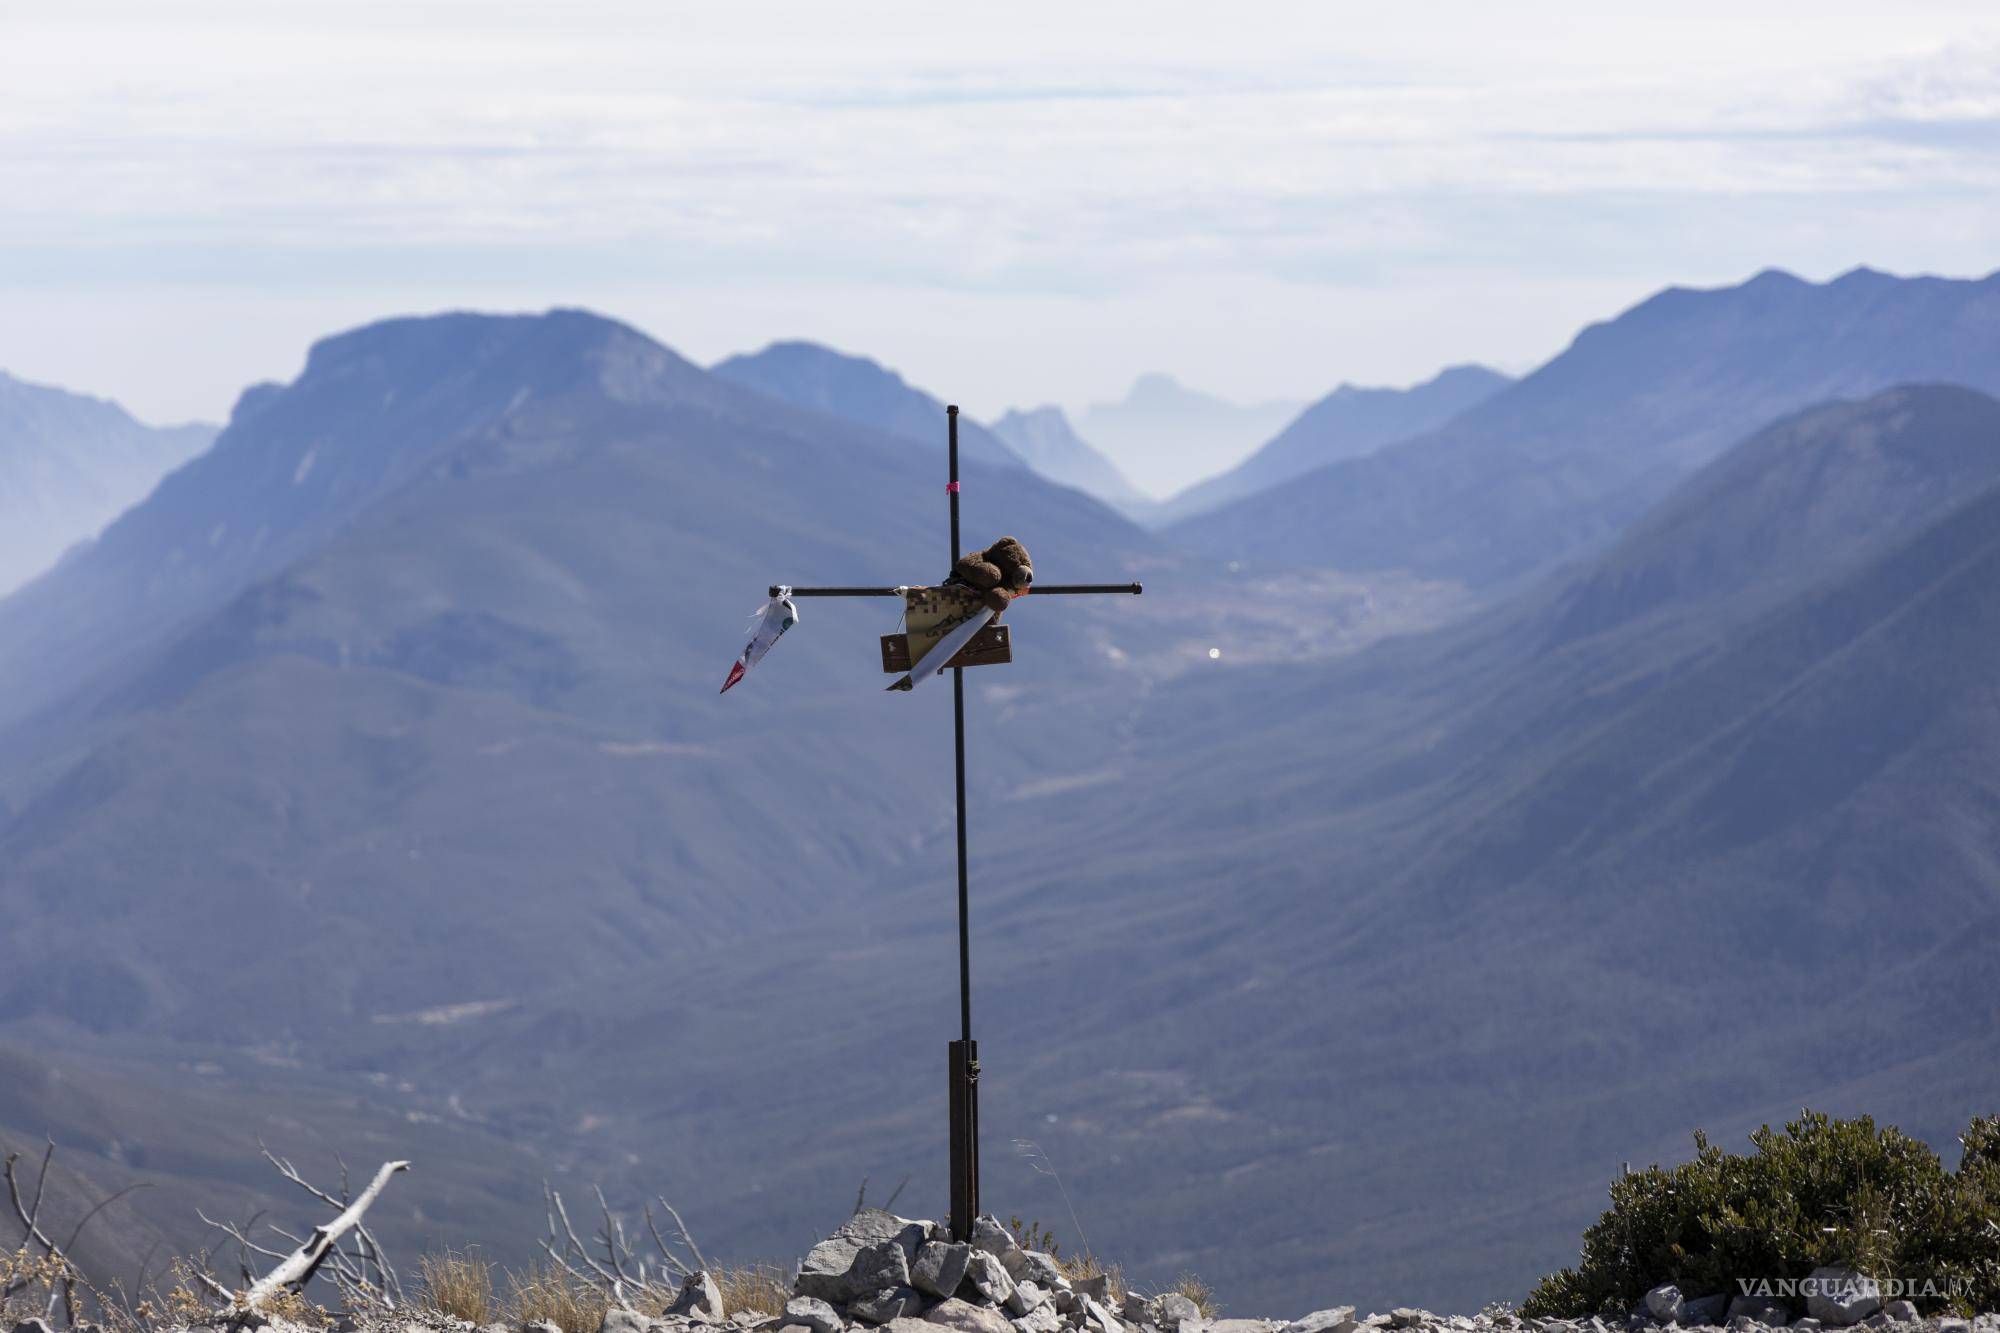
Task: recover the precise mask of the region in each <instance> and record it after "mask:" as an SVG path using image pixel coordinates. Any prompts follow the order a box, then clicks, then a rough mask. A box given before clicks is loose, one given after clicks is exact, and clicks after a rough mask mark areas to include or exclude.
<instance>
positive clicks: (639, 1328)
mask: <svg viewBox="0 0 2000 1333" xmlns="http://www.w3.org/2000/svg"><path fill="white" fill-rule="evenodd" d="M647 1322H648V1321H647V1319H646V1316H644V1315H642V1314H640V1313H639V1312H637V1311H636V1310H621V1309H619V1308H618V1307H617V1306H615V1305H614V1306H611V1307H610V1308H609V1309H607V1310H605V1312H604V1318H603V1319H602V1320H600V1321H599V1322H598V1325H597V1333H646V1324H647ZM14 1333H21V1330H20V1329H19V1328H16V1329H15V1330H14Z"/></svg>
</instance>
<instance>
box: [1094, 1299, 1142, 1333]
mask: <svg viewBox="0 0 2000 1333" xmlns="http://www.w3.org/2000/svg"><path fill="white" fill-rule="evenodd" d="M1134 1301H1137V1302H1138V1304H1139V1308H1140V1309H1142V1310H1143V1309H1144V1308H1145V1306H1146V1302H1145V1300H1144V1298H1142V1297H1138V1296H1135V1295H1132V1294H1129V1293H1128V1294H1127V1295H1126V1297H1125V1305H1126V1308H1128V1309H1129V1308H1130V1307H1131V1306H1132V1303H1133V1302H1134ZM1083 1309H1084V1313H1085V1314H1086V1315H1087V1316H1089V1319H1090V1322H1092V1323H1095V1324H1096V1325H1097V1327H1098V1329H1099V1331H1100V1333H1125V1331H1124V1329H1123V1328H1121V1327H1120V1326H1119V1324H1118V1316H1117V1315H1114V1314H1112V1313H1111V1311H1109V1310H1107V1309H1105V1308H1104V1304H1103V1302H1101V1301H1096V1300H1092V1299H1091V1298H1089V1297H1087V1296H1086V1297H1085V1298H1084V1301H1083ZM1133 1322H1134V1323H1137V1322H1139V1321H1137V1320H1134V1321H1133Z"/></svg>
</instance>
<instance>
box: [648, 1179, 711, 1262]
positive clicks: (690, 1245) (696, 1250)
mask: <svg viewBox="0 0 2000 1333" xmlns="http://www.w3.org/2000/svg"><path fill="white" fill-rule="evenodd" d="M658 1197H659V1200H660V1207H662V1208H664V1209H666V1210H667V1216H668V1217H671V1218H673V1219H674V1230H676V1231H678V1232H680V1233H681V1244H683V1245H685V1246H687V1250H688V1253H689V1254H691V1255H693V1256H694V1266H695V1267H696V1268H697V1269H706V1268H707V1267H708V1260H706V1259H704V1258H702V1255H701V1246H699V1245H697V1244H695V1243H694V1237H693V1236H691V1235H689V1234H688V1229H687V1223H685V1222H683V1221H681V1215H680V1213H679V1211H678V1210H677V1209H675V1207H674V1206H673V1205H672V1204H670V1203H668V1202H667V1199H666V1196H665V1195H660V1196H658Z"/></svg>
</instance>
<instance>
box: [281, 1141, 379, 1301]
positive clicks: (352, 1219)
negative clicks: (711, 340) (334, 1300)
mask: <svg viewBox="0 0 2000 1333" xmlns="http://www.w3.org/2000/svg"><path fill="white" fill-rule="evenodd" d="M409 1169H410V1164H409V1163H408V1162H384V1163H383V1164H382V1169H381V1170H380V1171H377V1172H376V1173H375V1179H373V1180H371V1181H370V1182H368V1188H367V1189H365V1190H363V1191H361V1193H360V1194H359V1195H357V1196H356V1197H355V1200H354V1202H353V1203H351V1204H349V1205H347V1208H346V1210H345V1211H344V1212H342V1213H341V1214H340V1216H338V1217H336V1218H334V1219H333V1220H332V1221H331V1222H327V1223H325V1224H324V1225H321V1226H316V1227H314V1228H313V1229H312V1231H311V1232H310V1233H309V1234H308V1235H307V1236H306V1239H305V1244H303V1245H301V1246H299V1248H298V1249H296V1250H293V1251H292V1252H291V1253H290V1254H289V1255H287V1256H286V1257H285V1259H284V1261H283V1262H282V1263H280V1264H279V1265H278V1266H277V1267H276V1268H273V1269H272V1270H271V1271H270V1272H268V1273H266V1274H264V1276H262V1277H260V1278H258V1279H257V1280H256V1281H255V1282H254V1283H252V1284H251V1286H250V1289H249V1290H248V1291H246V1292H244V1293H243V1296H242V1303H243V1304H244V1305H246V1306H248V1307H250V1308H251V1309H255V1308H256V1307H257V1306H259V1305H261V1304H263V1303H264V1302H265V1301H267V1300H269V1299H270V1298H271V1297H272V1296H275V1295H277V1294H278V1292H280V1291H282V1290H283V1289H284V1288H286V1287H302V1286H304V1285H305V1284H306V1283H307V1282H308V1281H309V1280H311V1278H312V1275H313V1274H314V1273H315V1272H317V1271H318V1269H319V1266H320V1264H321V1263H323V1262H324V1261H325V1260H326V1256H327V1255H328V1253H329V1252H331V1251H332V1249H333V1247H334V1246H335V1245H337V1244H338V1243H339V1242H340V1238H341V1237H342V1236H345V1235H346V1234H347V1233H348V1232H350V1231H352V1230H354V1229H355V1228H356V1227H358V1226H359V1225H361V1215H362V1214H363V1213H365V1212H367V1211H368V1206H369V1205H370V1204H372V1203H374V1202H375V1199H376V1196H378V1195H380V1194H381V1193H382V1187H383V1186H385V1185H387V1184H388V1183H389V1177H391V1176H393V1175H395V1174H396V1173H397V1172H398V1171H407V1170H409Z"/></svg>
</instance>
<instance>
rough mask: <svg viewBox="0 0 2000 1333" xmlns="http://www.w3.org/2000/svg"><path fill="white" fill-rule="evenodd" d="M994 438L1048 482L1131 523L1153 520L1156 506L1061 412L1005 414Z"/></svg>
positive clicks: (1013, 411)
mask: <svg viewBox="0 0 2000 1333" xmlns="http://www.w3.org/2000/svg"><path fill="white" fill-rule="evenodd" d="M993 433H994V434H995V435H998V436H999V437H1000V438H1001V439H1002V440H1005V441H1006V442H1007V444H1008V446H1009V447H1010V448H1012V449H1013V450H1014V452H1015V453H1017V454H1019V455H1020V456H1021V457H1022V458H1023V459H1024V460H1025V461H1026V462H1027V464H1028V466H1029V467H1031V468H1033V469H1035V471H1037V472H1039V473H1041V474H1042V475H1043V476H1045V477H1047V478H1048V479H1049V480H1051V481H1058V482H1061V483H1062V484H1063V485H1065V486H1074V487H1076V488H1077V489H1078V490H1080V491H1085V492H1088V493H1089V494H1091V495H1094V496H1096V497H1097V498H1098V499H1100V500H1102V501H1104V503H1106V504H1108V505H1110V506H1111V507H1112V508H1113V509H1116V510H1117V511H1118V512H1119V513H1121V514H1123V515H1125V517H1127V518H1129V519H1131V520H1132V521H1133V522H1135V523H1145V522H1148V521H1150V520H1152V519H1153V518H1155V517H1156V516H1157V515H1158V512H1159V509H1160V505H1159V502H1158V501H1155V500H1151V499H1148V498H1147V497H1146V496H1144V495H1142V494H1140V492H1139V489H1138V488H1137V487H1136V486H1134V485H1133V484H1132V483H1131V482H1130V481H1129V480H1127V478H1126V476H1125V474H1124V473H1122V472H1120V471H1119V470H1118V465H1117V464H1115V463H1113V462H1112V461H1111V460H1110V459H1108V458H1106V457H1105V456H1104V455H1103V454H1102V453H1099V452H1098V451H1097V450H1096V449H1094V448H1092V447H1091V446H1090V445H1089V444H1088V443H1086V442H1085V441H1084V440H1083V439H1082V437H1080V436H1079V435H1078V434H1077V433H1076V429H1075V428H1074V427H1073V426H1071V425H1070V424H1069V418H1068V417H1067V416H1066V415H1064V413H1063V410H1062V409H1061V408H1060V407H1037V408H1032V409H1030V410H1028V411H1025V412H1024V411H1021V410H1019V409H1010V410H1009V411H1008V412H1007V415H1005V416H1003V417H1001V418H1000V419H999V420H998V421H996V422H994V423H993Z"/></svg>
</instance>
